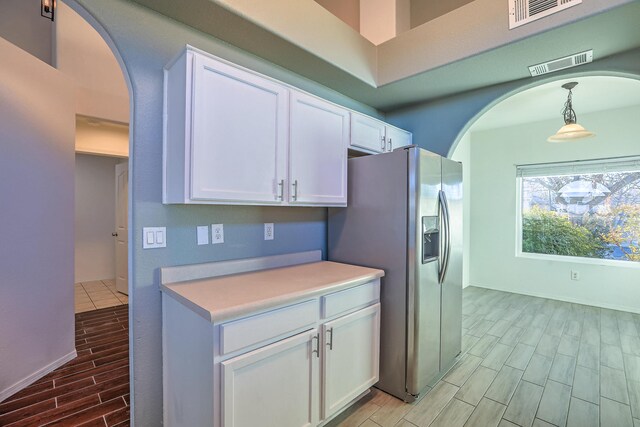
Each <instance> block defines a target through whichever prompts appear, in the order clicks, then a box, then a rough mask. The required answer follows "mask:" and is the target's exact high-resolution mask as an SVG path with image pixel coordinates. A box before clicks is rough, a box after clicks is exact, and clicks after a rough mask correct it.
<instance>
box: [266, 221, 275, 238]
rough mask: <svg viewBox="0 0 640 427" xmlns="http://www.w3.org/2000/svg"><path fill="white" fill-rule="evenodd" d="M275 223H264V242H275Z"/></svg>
mask: <svg viewBox="0 0 640 427" xmlns="http://www.w3.org/2000/svg"><path fill="white" fill-rule="evenodd" d="M273 232H274V229H273V223H272V222H265V223H264V240H273V234H274V233H273Z"/></svg>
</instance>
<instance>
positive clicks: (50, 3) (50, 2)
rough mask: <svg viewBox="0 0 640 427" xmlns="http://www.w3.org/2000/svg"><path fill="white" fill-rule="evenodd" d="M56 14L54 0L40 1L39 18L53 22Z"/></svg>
mask: <svg viewBox="0 0 640 427" xmlns="http://www.w3.org/2000/svg"><path fill="white" fill-rule="evenodd" d="M55 14H56V0H40V16H42V17H43V18H47V19H50V20H52V21H53V19H54V18H55Z"/></svg>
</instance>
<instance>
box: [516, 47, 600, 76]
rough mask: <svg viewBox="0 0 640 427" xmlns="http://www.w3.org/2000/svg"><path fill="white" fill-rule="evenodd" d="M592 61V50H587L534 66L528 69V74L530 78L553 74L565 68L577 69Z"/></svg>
mask: <svg viewBox="0 0 640 427" xmlns="http://www.w3.org/2000/svg"><path fill="white" fill-rule="evenodd" d="M592 61H593V50H587V51H584V52H580V53H575V54H573V55H570V56H565V57H564V58H560V59H554V60H553V61H548V62H543V63H542V64H536V65H532V66H530V67H529V72H530V73H531V76H532V77H535V76H539V75H541V74H547V73H553V72H554V71H558V70H564V69H565V68H571V67H577V66H578V65H582V64H586V63H587V62H592Z"/></svg>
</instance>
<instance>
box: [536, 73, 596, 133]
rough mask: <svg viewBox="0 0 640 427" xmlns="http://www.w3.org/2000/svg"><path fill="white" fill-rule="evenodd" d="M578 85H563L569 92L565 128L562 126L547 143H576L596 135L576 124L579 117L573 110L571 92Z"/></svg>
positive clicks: (574, 83)
mask: <svg viewBox="0 0 640 427" xmlns="http://www.w3.org/2000/svg"><path fill="white" fill-rule="evenodd" d="M577 84H578V83H577V82H571V83H565V84H563V85H562V88H563V89H567V90H568V91H569V95H568V96H567V102H566V103H565V104H564V111H563V112H562V116H563V117H564V126H562V127H561V128H560V129H559V130H558V132H556V133H555V135H551V136H550V137H549V138H547V142H567V141H576V140H578V139H584V138H588V137H590V136H594V135H595V134H594V133H593V132H589V131H588V130H586V129H585V128H584V127H582V126H580V125H579V124H578V123H576V120H577V117H576V112H575V111H574V110H573V105H572V99H571V98H572V96H571V95H572V92H571V90H572V89H573V88H574V87H576V85H577Z"/></svg>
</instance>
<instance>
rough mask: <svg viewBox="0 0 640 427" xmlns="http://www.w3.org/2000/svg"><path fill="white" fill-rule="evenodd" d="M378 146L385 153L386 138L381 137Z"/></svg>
mask: <svg viewBox="0 0 640 427" xmlns="http://www.w3.org/2000/svg"><path fill="white" fill-rule="evenodd" d="M380 145H381V148H382V151H386V150H385V148H386V146H387V144H386V138H385V137H384V136H383V137H382V140H381V144H380Z"/></svg>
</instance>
